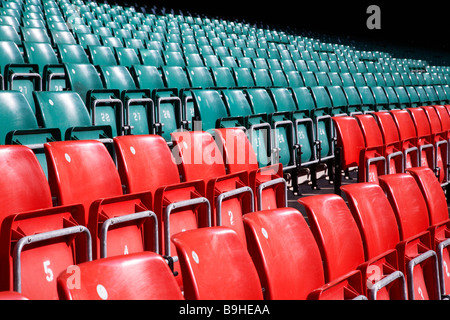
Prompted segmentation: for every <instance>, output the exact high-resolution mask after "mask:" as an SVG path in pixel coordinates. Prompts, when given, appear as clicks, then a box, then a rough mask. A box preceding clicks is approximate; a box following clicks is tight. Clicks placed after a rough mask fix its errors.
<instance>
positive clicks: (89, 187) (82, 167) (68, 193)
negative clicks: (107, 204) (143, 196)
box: [44, 140, 123, 222]
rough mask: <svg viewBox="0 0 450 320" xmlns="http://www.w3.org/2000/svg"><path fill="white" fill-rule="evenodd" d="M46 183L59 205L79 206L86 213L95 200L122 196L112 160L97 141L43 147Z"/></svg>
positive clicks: (70, 142)
mask: <svg viewBox="0 0 450 320" xmlns="http://www.w3.org/2000/svg"><path fill="white" fill-rule="evenodd" d="M44 149H45V154H46V158H47V164H48V181H49V185H50V189H51V191H52V195H53V196H55V197H56V198H57V201H58V204H59V205H68V204H75V203H81V204H83V205H84V208H85V210H86V222H87V221H88V216H87V215H88V213H89V208H90V206H91V204H92V202H94V201H95V200H98V199H103V198H108V197H114V196H119V195H122V194H123V192H122V184H121V182H120V176H119V173H118V171H117V169H116V166H115V164H114V161H113V159H112V158H111V155H110V154H109V152H108V150H107V149H106V147H105V145H104V144H103V143H101V142H99V141H90V140H84V141H81V140H80V141H62V142H54V143H46V144H45V146H44Z"/></svg>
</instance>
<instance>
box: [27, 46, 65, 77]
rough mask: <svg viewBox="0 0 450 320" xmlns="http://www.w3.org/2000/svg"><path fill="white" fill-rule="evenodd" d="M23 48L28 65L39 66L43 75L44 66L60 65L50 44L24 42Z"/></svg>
mask: <svg viewBox="0 0 450 320" xmlns="http://www.w3.org/2000/svg"><path fill="white" fill-rule="evenodd" d="M23 47H24V52H25V55H26V57H27V59H26V60H27V61H28V63H32V64H37V65H38V66H39V72H41V73H42V71H43V70H44V66H46V65H48V64H58V63H59V61H58V58H57V56H56V53H55V51H54V50H53V48H52V45H51V44H50V43H45V42H25V41H24V43H23Z"/></svg>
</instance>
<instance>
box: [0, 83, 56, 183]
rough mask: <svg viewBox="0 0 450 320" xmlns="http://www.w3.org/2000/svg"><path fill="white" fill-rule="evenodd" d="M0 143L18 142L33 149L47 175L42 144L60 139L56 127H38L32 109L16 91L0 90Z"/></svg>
mask: <svg viewBox="0 0 450 320" xmlns="http://www.w3.org/2000/svg"><path fill="white" fill-rule="evenodd" d="M0 108H1V110H2V113H1V116H0V143H1V144H20V145H25V146H28V147H30V148H31V149H33V151H34V153H35V154H36V157H37V158H38V160H39V163H40V164H41V166H42V169H43V170H44V172H45V173H46V175H47V162H46V159H45V154H44V150H43V144H44V143H47V142H52V141H60V140H61V132H60V130H59V129H57V128H39V125H38V122H37V119H36V117H35V114H34V111H33V109H32V108H31V106H30V104H29V103H28V101H27V99H26V97H25V96H24V95H23V94H22V93H20V92H18V91H0Z"/></svg>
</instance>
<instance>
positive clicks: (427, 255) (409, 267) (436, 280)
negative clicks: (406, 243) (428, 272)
mask: <svg viewBox="0 0 450 320" xmlns="http://www.w3.org/2000/svg"><path fill="white" fill-rule="evenodd" d="M431 258H432V259H434V266H435V270H434V274H435V277H434V284H435V286H436V296H437V297H438V299H440V297H441V290H440V280H439V267H438V258H437V254H436V252H434V251H433V250H428V251H427V252H425V253H422V254H421V255H419V256H418V257H416V258H414V259H412V260H411V261H410V262H409V263H408V265H407V270H406V272H407V275H408V278H409V281H408V284H409V285H408V291H409V298H410V300H415V294H414V281H413V279H414V268H415V267H416V266H417V265H419V264H421V263H422V262H424V261H425V260H427V259H431Z"/></svg>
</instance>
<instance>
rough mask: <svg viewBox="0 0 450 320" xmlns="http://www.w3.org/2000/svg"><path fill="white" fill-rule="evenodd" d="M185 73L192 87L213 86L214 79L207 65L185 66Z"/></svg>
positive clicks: (204, 87)
mask: <svg viewBox="0 0 450 320" xmlns="http://www.w3.org/2000/svg"><path fill="white" fill-rule="evenodd" d="M186 73H187V75H188V77H189V79H190V83H191V86H192V87H193V88H203V89H206V88H211V87H214V80H213V78H212V75H211V73H210V71H209V69H208V68H207V67H186Z"/></svg>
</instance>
